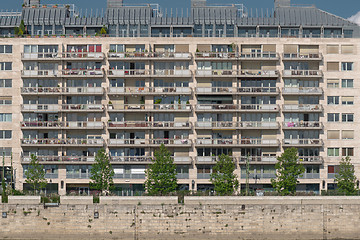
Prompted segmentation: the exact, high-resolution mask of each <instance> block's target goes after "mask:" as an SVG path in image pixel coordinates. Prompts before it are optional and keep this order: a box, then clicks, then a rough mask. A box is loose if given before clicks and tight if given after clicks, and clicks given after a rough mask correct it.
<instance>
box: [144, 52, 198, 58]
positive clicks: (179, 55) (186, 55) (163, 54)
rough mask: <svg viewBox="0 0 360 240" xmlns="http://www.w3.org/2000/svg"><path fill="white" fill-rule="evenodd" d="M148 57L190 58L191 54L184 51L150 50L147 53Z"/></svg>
mask: <svg viewBox="0 0 360 240" xmlns="http://www.w3.org/2000/svg"><path fill="white" fill-rule="evenodd" d="M149 57H151V58H152V59H155V60H161V59H164V60H190V59H191V58H192V55H191V53H186V52H184V53H181V52H152V53H149Z"/></svg>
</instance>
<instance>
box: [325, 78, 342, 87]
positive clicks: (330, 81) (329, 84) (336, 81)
mask: <svg viewBox="0 0 360 240" xmlns="http://www.w3.org/2000/svg"><path fill="white" fill-rule="evenodd" d="M327 87H328V88H338V87H339V79H328V80H327Z"/></svg>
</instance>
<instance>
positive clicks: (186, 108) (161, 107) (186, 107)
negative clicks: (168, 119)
mask: <svg viewBox="0 0 360 240" xmlns="http://www.w3.org/2000/svg"><path fill="white" fill-rule="evenodd" d="M153 109H154V110H157V111H167V110H172V111H176V112H191V105H190V104H154V105H153ZM155 112H156V111H155Z"/></svg>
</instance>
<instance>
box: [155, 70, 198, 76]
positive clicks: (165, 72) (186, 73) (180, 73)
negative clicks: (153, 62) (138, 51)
mask: <svg viewBox="0 0 360 240" xmlns="http://www.w3.org/2000/svg"><path fill="white" fill-rule="evenodd" d="M153 74H154V75H156V76H169V75H170V76H191V71H190V70H189V69H179V70H177V69H154V71H153Z"/></svg>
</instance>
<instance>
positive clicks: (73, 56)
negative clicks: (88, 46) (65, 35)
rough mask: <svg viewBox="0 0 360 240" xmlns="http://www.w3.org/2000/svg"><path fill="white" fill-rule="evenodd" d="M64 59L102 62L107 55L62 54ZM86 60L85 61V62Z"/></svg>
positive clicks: (96, 53) (93, 53)
mask: <svg viewBox="0 0 360 240" xmlns="http://www.w3.org/2000/svg"><path fill="white" fill-rule="evenodd" d="M61 56H62V58H65V59H76V60H81V59H83V58H85V59H89V58H90V59H94V60H102V59H104V57H105V54H104V53H102V52H63V53H62V54H61ZM85 59H84V60H85Z"/></svg>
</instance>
